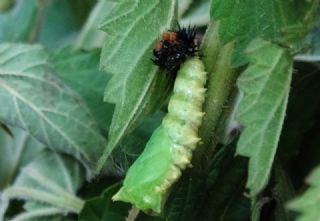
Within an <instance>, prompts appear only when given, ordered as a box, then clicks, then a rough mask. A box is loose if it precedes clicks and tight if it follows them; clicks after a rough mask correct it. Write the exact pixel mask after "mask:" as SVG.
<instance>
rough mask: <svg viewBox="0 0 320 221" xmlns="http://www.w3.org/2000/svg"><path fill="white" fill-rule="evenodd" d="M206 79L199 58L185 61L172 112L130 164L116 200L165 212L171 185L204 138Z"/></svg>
mask: <svg viewBox="0 0 320 221" xmlns="http://www.w3.org/2000/svg"><path fill="white" fill-rule="evenodd" d="M205 83H206V72H205V70H204V66H203V63H202V62H201V61H200V59H199V58H197V57H195V58H191V59H189V60H187V61H186V62H185V63H183V64H182V65H181V69H180V70H179V71H178V74H177V78H176V81H175V84H174V89H173V95H172V97H171V98H170V100H169V105H168V114H167V115H166V116H165V117H164V119H163V121H162V124H161V125H160V126H159V127H158V128H157V129H156V130H155V132H154V133H153V134H152V136H151V138H150V140H149V142H148V143H147V145H146V148H145V150H144V151H143V153H142V154H141V155H140V157H139V158H138V159H137V160H136V161H135V162H134V164H133V165H132V166H131V167H130V168H129V170H128V172H127V175H126V177H125V180H124V182H123V186H122V187H121V189H120V190H119V192H118V193H117V194H116V195H115V196H113V200H121V201H125V202H130V203H132V204H134V205H135V206H136V207H137V208H139V209H141V210H143V211H148V210H153V211H154V212H156V213H160V212H161V209H162V206H163V204H164V201H165V199H166V196H167V191H168V189H169V188H170V187H171V185H172V184H173V183H174V182H176V180H177V179H178V178H179V177H180V176H181V170H183V169H185V168H186V167H187V166H188V165H190V162H191V158H192V151H193V150H194V149H195V148H196V146H197V143H198V142H199V141H200V138H199V137H198V129H199V127H200V125H201V120H202V117H203V115H204V113H203V112H202V105H203V102H204V97H205V91H206V90H205V88H204V85H205Z"/></svg>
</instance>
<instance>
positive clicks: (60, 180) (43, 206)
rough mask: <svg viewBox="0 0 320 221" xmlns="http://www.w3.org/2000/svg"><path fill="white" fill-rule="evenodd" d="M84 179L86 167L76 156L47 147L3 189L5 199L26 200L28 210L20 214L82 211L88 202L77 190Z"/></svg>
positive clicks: (7, 200) (6, 201) (45, 214)
mask: <svg viewBox="0 0 320 221" xmlns="http://www.w3.org/2000/svg"><path fill="white" fill-rule="evenodd" d="M83 181H84V170H83V167H81V165H80V164H79V163H78V162H77V161H76V160H75V159H73V158H71V157H67V156H62V155H59V154H56V153H54V152H52V151H44V152H42V154H40V155H38V158H37V159H36V160H35V161H34V162H32V163H30V164H29V165H28V166H26V167H25V168H23V169H22V171H21V173H20V174H19V176H18V177H17V179H16V181H15V183H14V184H13V185H12V186H11V187H9V188H7V189H6V190H5V191H4V192H3V195H2V201H3V202H4V203H8V202H9V200H10V199H22V200H25V201H26V204H25V207H24V208H25V209H26V212H24V213H22V214H20V215H18V216H26V215H28V214H29V216H30V214H31V215H33V216H34V217H37V216H39V213H41V215H42V216H48V215H53V214H59V213H60V214H66V213H68V212H73V213H79V212H80V210H81V208H82V206H83V203H84V202H83V201H82V200H81V199H79V198H78V197H76V191H77V190H78V188H79V187H80V186H81V185H82V183H83Z"/></svg>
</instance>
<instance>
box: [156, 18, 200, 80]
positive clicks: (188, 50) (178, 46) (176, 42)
mask: <svg viewBox="0 0 320 221" xmlns="http://www.w3.org/2000/svg"><path fill="white" fill-rule="evenodd" d="M177 26H178V30H176V31H168V32H164V33H163V34H162V36H161V39H160V41H159V42H158V43H157V45H156V47H155V48H154V50H153V55H154V58H153V59H152V60H153V62H154V64H155V65H158V66H159V67H160V68H161V69H164V70H165V71H167V73H168V74H173V75H175V74H176V73H177V71H178V69H179V67H180V65H181V64H182V63H183V62H184V61H185V60H186V59H187V58H190V57H194V56H195V55H196V54H197V52H198V43H197V39H196V30H195V27H192V28H191V26H189V27H187V28H185V27H182V28H181V26H180V25H179V24H177Z"/></svg>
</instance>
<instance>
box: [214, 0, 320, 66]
mask: <svg viewBox="0 0 320 221" xmlns="http://www.w3.org/2000/svg"><path fill="white" fill-rule="evenodd" d="M318 5H319V0H311V1H302V0H292V1H288V0H247V1H234V0H213V1H212V5H211V18H212V20H215V21H219V23H220V25H219V33H220V37H221V40H222V41H223V42H229V41H233V40H235V41H237V44H236V45H237V47H236V51H235V54H234V57H233V64H234V65H242V64H244V63H245V62H246V61H247V60H245V57H244V55H243V52H244V49H245V48H246V46H247V45H248V44H249V43H250V41H251V40H252V39H254V38H256V37H263V38H266V39H268V40H270V41H280V42H282V43H283V44H285V45H291V44H292V43H293V42H295V41H297V40H301V39H302V38H303V37H304V36H305V34H306V33H307V32H308V31H309V30H310V28H311V27H312V24H313V19H314V16H315V14H316V11H317V10H316V9H317V7H318Z"/></svg>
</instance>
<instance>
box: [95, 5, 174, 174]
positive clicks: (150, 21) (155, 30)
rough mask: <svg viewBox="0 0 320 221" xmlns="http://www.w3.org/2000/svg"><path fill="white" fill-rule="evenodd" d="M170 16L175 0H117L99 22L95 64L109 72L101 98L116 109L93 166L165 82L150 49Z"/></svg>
mask: <svg viewBox="0 0 320 221" xmlns="http://www.w3.org/2000/svg"><path fill="white" fill-rule="evenodd" d="M128 5H130V7H128ZM174 16H175V1H171V0H155V1H140V0H122V1H120V2H119V4H118V5H116V6H115V8H114V10H113V11H112V12H111V14H110V16H109V17H108V18H107V19H106V21H105V23H104V24H103V25H102V29H103V30H104V31H106V32H107V39H106V43H105V45H104V47H103V49H102V54H101V62H100V64H101V66H102V67H103V68H104V70H106V71H107V72H108V73H112V74H114V76H113V78H112V79H111V80H110V82H109V83H108V85H107V87H106V92H105V100H106V101H107V102H113V103H116V108H115V112H114V115H113V119H112V123H111V126H110V131H109V143H108V146H107V148H106V151H105V153H104V155H103V156H102V158H101V159H100V162H99V165H98V170H100V169H101V167H102V166H103V164H104V162H105V160H106V158H107V157H108V156H109V155H110V153H111V152H112V150H113V149H114V148H115V147H116V146H117V145H118V144H119V142H120V141H121V139H123V137H124V136H125V135H126V134H128V133H129V132H130V131H132V129H133V128H134V127H135V126H136V125H137V123H138V122H139V121H140V120H141V119H142V118H143V117H145V116H146V115H147V114H149V113H150V111H151V110H152V108H153V107H155V106H157V105H160V103H161V98H162V97H161V96H163V95H164V94H165V90H166V88H167V86H168V82H167V79H166V77H165V75H163V74H158V73H157V67H156V66H155V65H153V63H152V61H151V58H152V48H153V47H154V44H155V41H156V39H157V38H159V36H160V33H161V32H162V31H164V30H166V29H168V28H169V27H170V24H171V22H172V21H173V18H174Z"/></svg>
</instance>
